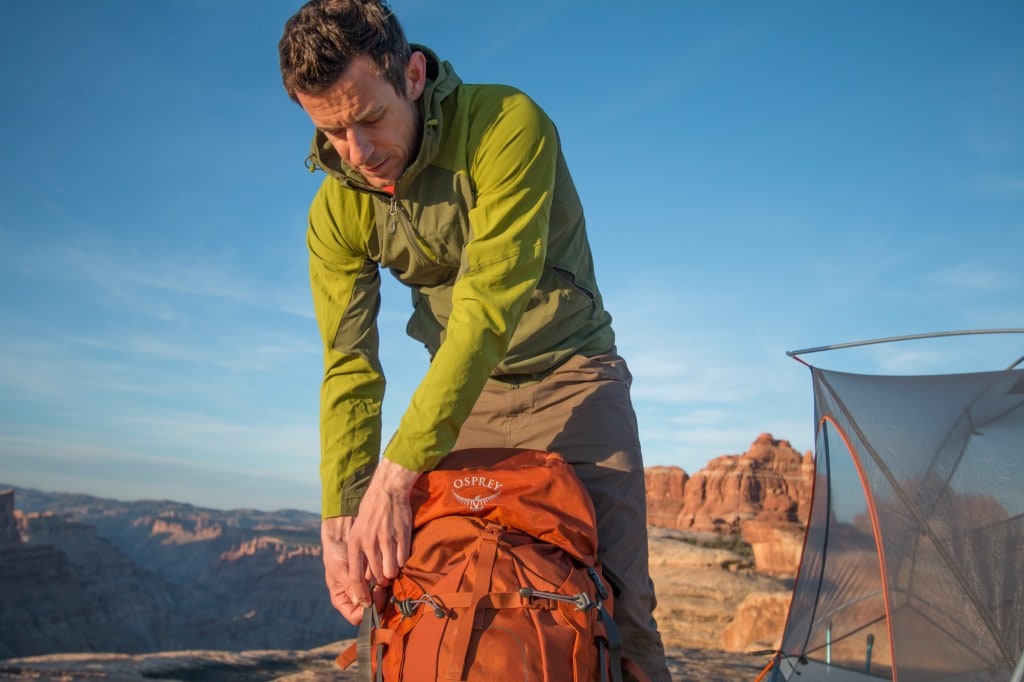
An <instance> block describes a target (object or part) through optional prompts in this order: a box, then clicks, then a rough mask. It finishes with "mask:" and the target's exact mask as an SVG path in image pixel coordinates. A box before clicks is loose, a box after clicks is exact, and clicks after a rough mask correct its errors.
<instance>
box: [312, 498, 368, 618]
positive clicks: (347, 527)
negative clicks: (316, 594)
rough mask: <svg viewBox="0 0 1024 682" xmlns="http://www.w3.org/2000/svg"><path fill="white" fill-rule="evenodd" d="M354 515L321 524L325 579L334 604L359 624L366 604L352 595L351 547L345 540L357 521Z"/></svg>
mask: <svg viewBox="0 0 1024 682" xmlns="http://www.w3.org/2000/svg"><path fill="white" fill-rule="evenodd" d="M355 521H356V518H355V517H354V516H334V517H331V518H328V519H324V520H323V521H322V522H321V523H320V542H321V543H322V544H323V549H324V556H323V558H324V579H325V580H326V581H327V590H328V592H330V594H331V604H333V605H334V608H336V609H338V611H340V612H341V615H343V616H344V617H345V619H346V620H348V622H350V623H352V624H353V625H358V624H359V621H360V620H362V617H363V607H362V605H361V604H359V603H357V602H353V601H352V599H351V598H350V596H349V594H350V591H349V571H348V549H347V548H346V547H345V539H346V538H347V537H348V534H349V532H350V531H351V529H352V524H353V523H355Z"/></svg>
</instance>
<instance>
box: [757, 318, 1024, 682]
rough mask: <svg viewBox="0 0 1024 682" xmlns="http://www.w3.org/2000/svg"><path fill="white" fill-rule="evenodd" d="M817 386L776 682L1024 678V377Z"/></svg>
mask: <svg viewBox="0 0 1024 682" xmlns="http://www.w3.org/2000/svg"><path fill="white" fill-rule="evenodd" d="M1014 331H1017V330H1014ZM812 350H817V349H812ZM799 352H809V351H797V353H799ZM1022 360H1024V358H1022ZM1019 362H1020V361H1018V363H1014V364H1015V366H1016V365H1017V364H1019ZM805 364H806V363H805ZM811 375H812V382H813V387H814V402H815V424H816V442H815V467H816V471H815V483H814V497H813V503H812V509H811V514H810V519H809V521H808V529H807V536H806V540H805V545H804V555H803V559H802V561H801V566H800V570H799V573H798V576H797V581H796V584H795V588H794V593H793V600H792V602H791V604H790V613H789V617H788V620H787V624H786V628H785V631H784V634H783V639H782V646H781V649H780V651H779V652H778V654H777V655H776V657H775V659H774V662H773V665H772V668H771V678H770V679H772V680H775V681H776V682H780V681H782V680H801V682H811V681H813V680H836V681H839V682H843V681H845V680H850V681H851V682H853V681H859V682H866V681H868V680H875V679H886V680H898V681H899V682H909V681H913V680H965V681H966V680H970V681H971V682H976V681H986V680H999V681H1000V682H1006V681H1007V680H1015V681H1016V680H1020V679H1021V675H1022V674H1024V655H1022V653H1024V370H1021V369H1014V368H1012V367H1011V368H1010V369H1006V370H1002V371H992V372H980V373H971V374H948V375H934V376H868V375H861V374H850V373H843V372H833V371H826V370H823V369H819V368H816V367H811Z"/></svg>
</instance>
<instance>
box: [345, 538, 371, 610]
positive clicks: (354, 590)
mask: <svg viewBox="0 0 1024 682" xmlns="http://www.w3.org/2000/svg"><path fill="white" fill-rule="evenodd" d="M367 570H368V569H367V564H366V555H365V553H364V551H363V549H362V548H361V547H360V545H359V542H358V541H357V538H354V537H350V538H349V543H348V574H347V578H348V585H347V596H348V599H349V601H351V602H352V603H353V604H356V605H358V606H359V607H360V608H365V607H367V606H369V605H370V590H369V588H368V586H367V580H366V577H365V576H366V573H367Z"/></svg>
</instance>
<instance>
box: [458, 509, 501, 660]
mask: <svg viewBox="0 0 1024 682" xmlns="http://www.w3.org/2000/svg"><path fill="white" fill-rule="evenodd" d="M500 536H501V528H500V527H498V526H494V525H488V526H487V527H486V528H485V529H484V532H483V534H481V536H480V549H479V550H478V552H479V553H478V554H477V562H476V574H475V575H474V576H473V596H472V598H471V599H470V609H469V611H467V612H466V614H465V615H464V616H463V617H462V618H460V619H459V620H458V621H456V626H455V634H454V635H453V637H452V652H451V659H450V660H449V661H448V674H447V675H446V676H445V677H446V679H449V680H461V679H462V673H463V671H464V670H465V669H466V654H467V653H469V640H470V638H471V637H472V636H473V625H474V622H475V621H476V610H477V607H478V606H479V605H480V601H481V600H482V599H483V598H484V597H485V596H486V595H487V592H488V590H487V588H488V587H490V584H491V571H492V570H493V569H494V557H495V556H496V555H497V553H498V538H499V537H500Z"/></svg>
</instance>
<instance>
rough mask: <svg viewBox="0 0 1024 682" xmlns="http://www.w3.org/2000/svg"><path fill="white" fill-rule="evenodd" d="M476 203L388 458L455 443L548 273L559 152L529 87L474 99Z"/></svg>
mask: <svg viewBox="0 0 1024 682" xmlns="http://www.w3.org/2000/svg"><path fill="white" fill-rule="evenodd" d="M471 106H472V107H473V109H472V110H471V111H470V115H469V127H470V128H469V138H470V139H469V142H468V147H467V149H468V156H469V174H470V179H471V181H472V183H473V186H474V188H475V194H476V202H475V205H474V206H473V207H472V208H471V209H470V211H469V220H470V228H471V230H472V235H471V238H470V240H469V241H468V243H467V244H466V247H465V249H464V251H463V253H462V261H461V266H460V273H459V277H458V279H457V281H456V283H455V286H454V288H453V292H452V304H453V309H452V313H451V316H450V317H449V320H448V325H447V328H446V332H445V338H444V341H443V342H442V343H441V345H440V347H439V348H438V350H437V352H436V353H435V355H434V357H433V359H432V360H431V363H430V367H429V369H428V370H427V373H426V375H425V376H424V378H423V380H422V382H421V383H420V385H419V386H418V387H417V389H416V391H415V392H414V393H413V396H412V399H411V401H410V403H409V407H408V409H407V410H406V412H405V414H404V415H403V417H402V420H401V422H400V424H399V427H398V430H397V431H396V433H395V435H394V437H393V438H392V440H391V442H390V443H389V444H388V446H387V448H386V449H385V451H384V456H385V457H387V458H388V459H390V460H392V461H394V462H396V463H398V464H401V465H403V466H405V467H407V468H410V469H414V470H417V471H425V470H428V469H431V468H433V467H435V466H436V465H437V463H438V462H439V461H440V460H441V458H443V457H444V456H445V455H447V454H448V452H449V451H450V450H451V448H452V446H453V445H454V444H455V440H456V438H457V436H458V432H459V429H460V428H461V426H462V424H463V422H464V421H465V420H466V418H467V417H468V416H469V413H470V411H471V410H472V408H473V405H474V403H475V402H476V400H477V398H478V397H479V395H480V393H481V391H482V390H483V386H484V384H485V383H486V381H487V378H488V376H489V375H490V373H491V371H492V370H493V368H494V366H495V365H497V364H498V363H499V362H500V361H501V360H502V359H503V358H504V356H505V352H506V350H507V349H508V345H509V342H510V340H511V338H512V333H513V332H514V331H515V328H516V325H517V324H518V322H519V319H520V317H521V316H522V314H523V311H524V310H525V308H526V305H527V303H528V302H529V300H530V297H531V295H532V293H533V290H534V289H535V287H536V285H537V281H538V280H539V279H540V276H541V274H542V272H543V266H544V257H545V252H546V246H547V236H548V222H549V218H550V212H551V201H552V193H553V186H554V180H555V165H556V162H557V157H558V140H557V136H556V135H557V134H556V132H555V129H554V125H553V124H552V123H551V121H550V119H548V118H547V116H546V115H545V114H544V113H543V112H542V111H541V110H540V108H539V107H537V105H536V104H534V103H533V102H532V101H531V100H530V99H529V98H528V97H526V96H525V95H523V94H522V93H518V92H515V91H512V90H509V91H508V92H506V93H505V94H503V95H502V96H501V97H492V98H489V99H486V100H484V101H482V102H479V103H478V102H474V103H473V104H472V105H471Z"/></svg>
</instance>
